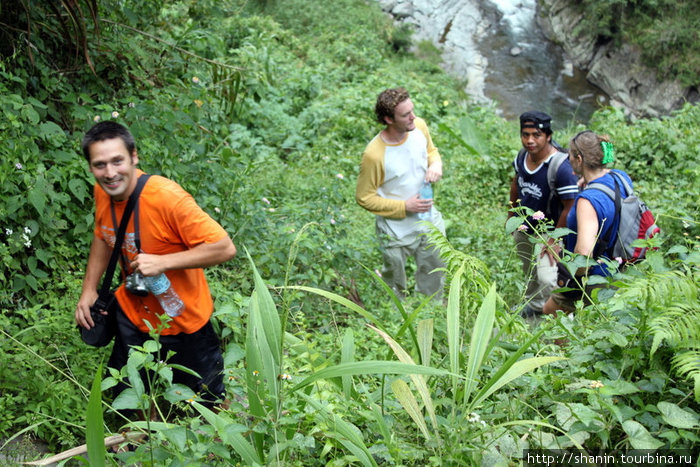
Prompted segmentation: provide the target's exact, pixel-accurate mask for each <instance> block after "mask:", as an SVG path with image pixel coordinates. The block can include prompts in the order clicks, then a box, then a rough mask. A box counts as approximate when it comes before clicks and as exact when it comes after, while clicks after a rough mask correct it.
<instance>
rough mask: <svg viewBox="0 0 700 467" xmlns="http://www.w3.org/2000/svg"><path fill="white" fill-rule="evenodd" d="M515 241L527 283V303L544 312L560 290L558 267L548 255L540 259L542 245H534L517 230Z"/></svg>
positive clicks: (514, 233) (514, 235) (514, 236)
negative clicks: (550, 300) (543, 308)
mask: <svg viewBox="0 0 700 467" xmlns="http://www.w3.org/2000/svg"><path fill="white" fill-rule="evenodd" d="M513 239H514V240H515V249H516V251H517V253H518V258H520V261H521V262H522V269H523V274H524V275H525V280H526V281H527V287H526V289H525V301H526V302H527V303H528V305H529V306H530V308H532V309H533V310H537V311H542V307H543V306H544V303H545V302H546V301H547V299H548V298H549V296H550V295H551V294H552V291H553V290H555V289H557V288H558V287H557V266H556V264H554V265H552V264H550V262H549V257H547V256H546V255H545V256H544V257H543V258H540V253H541V252H542V247H543V246H544V245H542V243H532V242H531V241H530V240H531V238H530V237H529V236H528V235H527V234H525V233H523V232H520V231H517V230H516V231H515V232H513Z"/></svg>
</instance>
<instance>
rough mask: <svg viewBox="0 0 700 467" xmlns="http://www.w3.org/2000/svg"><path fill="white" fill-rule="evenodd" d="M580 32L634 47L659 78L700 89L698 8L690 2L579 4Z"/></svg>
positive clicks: (603, 0) (594, 0)
mask: <svg viewBox="0 0 700 467" xmlns="http://www.w3.org/2000/svg"><path fill="white" fill-rule="evenodd" d="M580 9H581V11H582V12H583V21H582V22H581V24H580V25H579V28H581V30H585V31H591V32H593V33H594V34H595V35H596V36H597V37H598V38H599V40H600V41H605V42H607V41H611V40H612V41H615V42H616V43H618V44H620V43H631V44H636V45H637V46H638V47H639V48H640V50H642V57H643V59H644V61H645V63H646V65H648V66H649V67H651V68H652V69H654V70H656V71H657V73H658V75H659V76H660V77H661V78H666V79H668V78H671V79H676V78H677V79H678V80H680V82H681V83H683V84H684V85H685V86H695V87H697V86H699V85H700V32H699V31H700V4H698V2H696V1H694V0H641V1H638V0H583V1H581V2H580Z"/></svg>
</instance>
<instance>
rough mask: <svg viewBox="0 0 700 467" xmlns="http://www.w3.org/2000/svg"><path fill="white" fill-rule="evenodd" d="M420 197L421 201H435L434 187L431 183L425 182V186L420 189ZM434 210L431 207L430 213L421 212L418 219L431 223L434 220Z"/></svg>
mask: <svg viewBox="0 0 700 467" xmlns="http://www.w3.org/2000/svg"><path fill="white" fill-rule="evenodd" d="M418 196H419V197H420V199H433V187H432V186H431V185H430V182H423V186H422V187H420V191H419V192H418ZM432 211H433V208H432V207H431V208H430V209H429V210H428V211H426V212H419V213H418V219H420V220H422V221H429V220H430V219H432V218H433V216H432V214H433V212H432Z"/></svg>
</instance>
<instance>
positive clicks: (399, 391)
mask: <svg viewBox="0 0 700 467" xmlns="http://www.w3.org/2000/svg"><path fill="white" fill-rule="evenodd" d="M391 390H392V391H394V395H395V396H396V399H397V400H398V401H399V403H400V404H401V406H402V407H403V408H404V410H405V411H406V413H407V414H408V415H409V417H411V419H413V421H414V422H415V424H416V425H417V426H418V429H419V430H420V431H421V433H423V436H424V437H425V439H426V440H430V433H429V432H428V426H427V425H426V424H425V419H424V418H423V413H422V412H421V410H420V407H418V401H416V398H415V397H414V396H413V393H412V392H411V388H409V387H408V384H406V381H404V380H402V379H395V380H394V382H392V383H391Z"/></svg>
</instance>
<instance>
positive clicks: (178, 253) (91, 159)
mask: <svg viewBox="0 0 700 467" xmlns="http://www.w3.org/2000/svg"><path fill="white" fill-rule="evenodd" d="M82 150H83V153H84V156H85V158H86V159H87V161H88V163H89V164H90V171H91V172H92V174H93V175H94V177H95V180H96V182H97V183H96V185H95V189H94V195H95V230H94V234H93V240H92V246H91V248H90V255H89V258H88V264H87V270H86V273H85V278H84V279H83V288H82V294H81V296H80V299H79V301H78V305H77V307H76V310H75V321H76V322H77V323H78V324H79V325H80V326H82V327H84V328H86V329H90V328H91V327H92V326H93V325H94V322H93V320H92V318H91V316H90V307H91V306H92V305H93V304H94V303H95V300H96V299H97V289H98V287H99V281H100V278H101V277H102V275H103V273H104V272H105V270H106V269H107V265H108V263H109V259H110V256H111V254H112V249H113V247H114V244H115V237H116V232H117V229H118V226H119V222H120V221H121V217H122V214H123V212H124V208H125V207H126V204H127V201H128V199H129V196H130V195H131V193H132V192H133V191H134V189H135V187H136V183H137V180H138V178H139V176H140V175H142V174H143V172H142V171H141V170H138V169H137V168H136V164H138V161H139V158H138V153H137V151H136V144H135V142H134V138H133V136H132V135H131V133H130V132H129V130H128V129H127V128H126V127H124V126H122V125H120V124H118V123H115V122H111V121H106V122H101V123H98V124H97V125H95V126H93V127H92V128H91V129H90V130H89V131H88V132H87V133H86V134H85V137H84V138H83V142H82ZM136 212H137V211H134V214H132V218H131V220H130V221H129V225H128V226H127V228H126V232H125V235H124V243H123V246H122V258H123V260H122V265H126V269H127V270H126V271H125V274H126V275H131V274H136V275H139V274H140V275H141V276H143V277H144V278H145V279H146V281H148V280H149V278H159V277H162V276H161V275H162V274H164V275H165V277H167V280H166V282H167V281H169V282H170V286H171V288H170V289H168V291H169V293H172V294H174V296H175V298H176V300H178V304H179V307H178V309H177V312H176V313H168V314H170V315H171V317H170V318H169V321H168V326H167V327H165V328H164V329H162V330H161V331H160V339H159V341H160V343H161V345H162V347H163V348H162V350H161V354H162V355H163V356H165V355H166V354H167V352H168V351H170V350H171V351H174V352H175V354H174V355H173V357H172V358H170V359H169V360H168V362H169V363H174V364H179V365H183V366H185V367H187V368H190V369H191V370H194V371H196V372H197V373H198V374H199V375H200V378H197V377H195V376H193V375H190V374H188V373H185V372H181V371H177V372H175V377H174V380H173V382H179V383H182V384H185V385H187V386H189V387H190V388H191V389H192V390H193V391H195V392H197V393H200V394H203V395H204V396H205V397H207V398H208V399H210V400H211V399H218V398H221V397H222V396H223V395H224V386H223V375H222V370H223V358H222V355H221V348H220V342H219V339H218V337H217V336H216V334H215V332H214V330H213V328H212V325H211V323H210V322H209V319H210V317H211V314H212V312H213V310H214V303H213V301H212V298H211V294H210V292H209V286H208V285H207V281H206V278H205V276H204V270H203V269H202V268H204V267H207V266H212V265H215V264H219V263H223V262H225V261H228V260H229V259H231V258H232V257H233V256H234V255H235V254H236V247H235V246H234V244H233V242H232V241H231V238H230V237H229V235H228V234H227V233H226V231H225V230H224V229H223V228H222V227H221V226H220V225H219V224H218V223H217V222H216V221H214V220H213V219H212V218H211V217H210V216H209V215H208V214H207V213H205V212H204V211H203V210H202V209H201V208H200V207H199V206H198V205H197V203H196V202H195V201H194V199H193V198H192V196H191V195H190V194H189V193H187V192H186V191H185V190H183V189H182V188H181V187H180V186H179V185H178V184H177V183H175V182H173V181H171V180H168V179H166V178H163V177H160V176H151V177H150V178H149V179H148V181H147V183H146V184H145V186H144V187H143V191H142V192H141V195H140V197H139V198H138V219H139V228H138V234H139V235H138V237H139V239H140V246H141V249H140V250H138V248H137V243H136V241H135V239H136V234H135V228H134V222H133V221H134V216H135V215H136ZM146 283H148V282H146ZM115 295H116V297H117V300H118V302H119V305H120V307H121V311H119V312H117V316H116V317H117V333H116V338H115V343H114V348H113V349H112V354H111V356H110V359H109V362H108V366H110V367H111V368H115V369H120V368H122V367H123V366H124V365H125V364H126V361H127V358H128V352H129V347H131V346H135V345H143V343H144V342H145V341H146V340H149V335H148V331H149V327H148V326H147V325H146V323H147V322H148V323H149V324H150V326H151V327H152V328H154V329H156V328H158V327H159V326H160V324H161V317H162V315H164V314H165V311H164V309H163V306H162V305H161V302H159V299H158V298H157V297H156V296H155V295H154V293H148V295H146V296H140V295H136V294H134V293H132V292H131V291H129V290H127V288H126V287H125V286H124V284H122V285H121V286H120V287H119V288H118V289H117V291H116V292H115ZM125 387H126V386H125V385H121V384H120V385H118V386H117V388H116V389H115V394H116V393H118V392H119V391H120V390H122V389H124V388H125ZM207 393H209V394H207Z"/></svg>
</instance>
